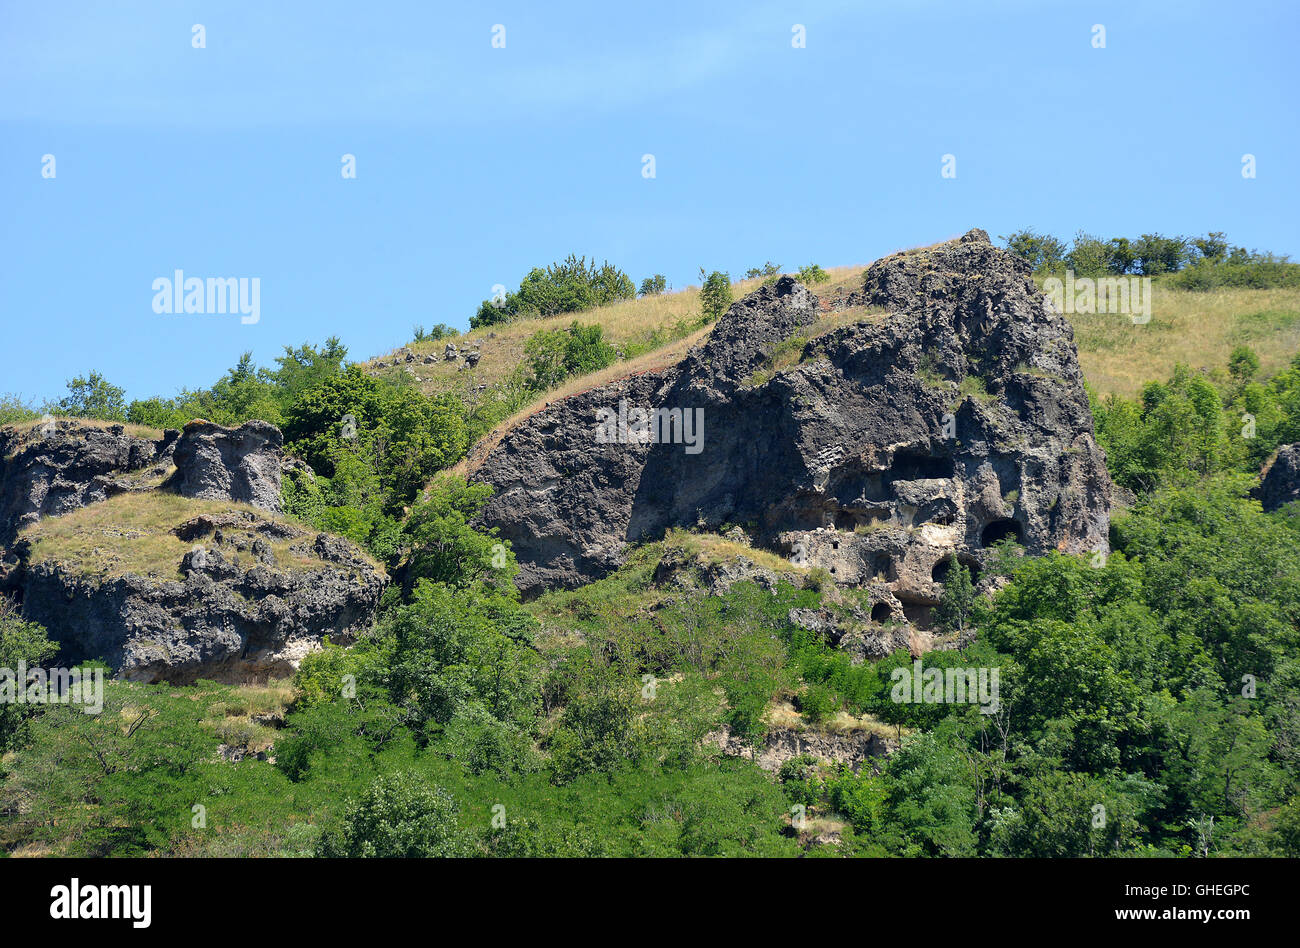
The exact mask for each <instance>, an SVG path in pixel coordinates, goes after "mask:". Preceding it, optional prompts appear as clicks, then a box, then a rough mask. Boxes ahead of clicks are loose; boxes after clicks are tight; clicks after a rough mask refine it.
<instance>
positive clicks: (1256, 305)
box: [374, 266, 1300, 473]
mask: <svg viewBox="0 0 1300 948" xmlns="http://www.w3.org/2000/svg"><path fill="white" fill-rule="evenodd" d="M863 269H864V268H863V267H860V266H852V267H836V268H834V269H831V270H829V271H828V272H829V273H830V275H831V280H830V281H829V282H827V283H823V284H820V285H819V286H816V287H814V288H813V289H814V290H815V292H816V293H817V294H818V295H819V296H821V297H822V298H823V299H829V298H831V297H834V296H836V295H840V294H841V293H842V292H843V291H846V290H850V289H855V288H856V287H857V285H858V283H859V281H860V280H861V275H862V272H863ZM1039 282H1040V283H1041V280H1040V281H1039ZM759 285H760V281H758V280H746V281H742V282H740V283H737V284H736V285H735V286H734V288H733V293H734V295H735V297H736V298H737V299H739V298H740V297H742V296H744V295H745V294H746V293H749V292H752V291H753V290H754V289H756V288H757V287H758V286H759ZM870 315H873V314H872V313H871V312H870V311H865V310H864V311H861V312H858V311H854V312H851V313H841V314H834V315H831V314H828V315H827V318H826V319H825V320H823V323H822V324H820V325H818V326H817V327H815V328H814V330H813V331H812V333H810V335H812V336H816V335H820V334H821V333H823V332H827V331H830V330H831V329H833V328H835V327H836V326H839V325H843V324H845V323H846V322H849V321H852V320H853V319H857V318H862V317H863V316H870ZM698 316H699V287H695V286H692V287H687V288H686V289H684V290H681V291H678V292H675V293H666V294H663V295H662V296H657V297H646V298H641V299H636V300H628V301H625V302H621V303H616V304H614V305H611V306H604V307H599V308H597V309H593V310H589V311H587V312H584V313H578V314H575V315H566V316H562V317H555V318H552V319H530V320H522V321H520V322H516V323H507V324H503V325H498V326H492V327H490V328H487V329H478V330H473V331H471V332H466V333H462V334H461V335H460V336H457V337H455V338H454V339H452V340H441V341H439V342H423V343H412V344H411V345H410V346H409V348H410V349H411V350H412V351H414V352H415V353H416V354H417V355H419V356H421V357H422V356H423V355H425V354H426V353H433V354H435V355H436V356H438V358H439V361H438V362H437V363H436V364H433V365H423V364H420V363H419V362H417V363H415V364H414V365H413V366H412V368H413V369H414V371H415V374H416V375H417V376H418V377H419V378H420V379H421V380H422V381H421V382H420V383H419V387H420V388H421V390H422V391H424V392H426V393H434V392H447V391H468V390H470V389H472V388H473V387H474V386H477V385H481V384H486V385H494V384H497V383H499V382H501V381H502V380H504V379H505V378H506V377H507V376H508V375H509V374H510V373H511V372H512V371H514V369H515V367H516V366H517V365H519V363H520V362H521V360H522V359H523V349H524V343H525V342H526V341H527V339H528V338H529V337H530V336H531V335H532V334H533V333H535V332H537V331H538V330H540V329H554V328H557V327H561V326H567V325H569V323H570V322H572V321H573V320H574V319H577V320H578V321H579V322H581V323H583V324H584V325H590V324H593V323H594V324H599V325H600V326H601V327H602V328H603V329H604V331H605V336H606V338H607V339H608V340H609V341H610V342H611V343H612V344H613V345H614V347H615V348H616V349H619V350H620V351H623V350H625V349H626V348H627V347H629V346H636V345H639V344H644V342H645V341H646V340H647V339H648V338H649V336H650V334H651V333H653V332H655V331H660V332H667V331H670V330H671V329H672V327H673V326H674V325H676V324H679V323H681V322H683V321H688V320H692V319H695V318H698ZM1067 318H1068V319H1069V320H1070V321H1071V323H1072V325H1073V326H1074V331H1075V341H1076V343H1077V344H1078V348H1079V362H1080V364H1081V366H1082V368H1083V372H1084V376H1085V377H1086V378H1087V380H1088V383H1089V384H1090V385H1091V386H1092V387H1093V388H1094V389H1095V390H1096V391H1097V392H1098V393H1099V394H1101V395H1106V394H1109V393H1112V392H1113V393H1116V394H1120V395H1124V396H1128V397H1133V396H1136V395H1137V394H1138V392H1139V391H1140V390H1141V387H1142V385H1143V384H1144V383H1145V382H1148V381H1151V380H1153V379H1155V380H1160V379H1165V378H1168V376H1169V375H1170V374H1171V372H1172V371H1173V368H1174V365H1175V363H1178V362H1185V363H1187V364H1188V365H1190V366H1191V367H1192V368H1193V369H1222V368H1223V367H1224V366H1225V365H1226V364H1227V359H1228V354H1229V353H1230V352H1231V351H1232V349H1233V347H1234V346H1237V345H1241V344H1245V345H1249V346H1251V347H1252V348H1253V349H1254V350H1255V351H1256V352H1257V353H1258V355H1259V357H1260V363H1261V370H1262V372H1263V373H1264V374H1266V375H1267V374H1271V373H1273V372H1275V371H1277V370H1278V369H1280V368H1283V367H1284V366H1285V365H1286V364H1287V363H1289V362H1290V360H1291V358H1292V357H1293V356H1294V355H1295V353H1296V352H1297V351H1300V290H1296V289H1274V290H1252V289H1222V290H1214V291H1211V292H1206V293H1197V292H1190V291H1185V290H1174V289H1169V288H1167V287H1165V286H1164V285H1162V284H1161V283H1160V281H1159V280H1157V281H1156V283H1155V286H1154V301H1153V304H1152V318H1151V321H1150V322H1149V323H1147V324H1145V325H1134V324H1133V323H1132V322H1131V321H1130V320H1129V318H1128V317H1126V316H1116V315H1108V314H1093V315H1088V314H1075V313H1072V314H1069V316H1068V317H1067ZM710 329H711V327H705V328H704V329H700V330H698V331H696V332H694V333H692V334H691V335H690V336H688V337H686V338H679V339H676V340H675V341H673V342H670V343H668V344H667V345H664V346H662V347H660V348H658V349H655V350H653V351H650V352H646V353H643V354H641V355H640V356H637V357H636V358H633V359H631V360H627V361H619V362H616V363H615V364H614V365H612V366H610V367H609V368H607V369H604V370H602V371H601V372H597V373H594V374H592V375H588V376H583V377H581V378H575V379H570V380H569V381H567V382H565V383H564V384H563V385H562V386H560V387H559V388H556V389H553V390H552V391H550V392H547V393H546V395H545V396H543V397H542V398H540V399H538V400H537V401H536V402H534V403H533V404H532V405H530V406H528V407H527V408H526V409H524V410H523V411H521V412H520V413H519V414H517V415H516V416H514V417H513V418H511V419H509V420H508V421H506V422H505V423H504V424H502V425H501V426H499V427H498V429H497V430H496V431H495V432H493V433H492V434H491V435H489V436H488V437H487V438H485V439H484V440H483V441H482V442H480V443H479V444H478V445H477V446H476V447H475V449H474V451H472V452H471V456H470V458H469V459H467V461H465V462H462V464H461V465H459V466H458V471H459V472H460V473H465V472H466V471H468V470H471V469H472V468H473V467H475V466H476V465H477V463H478V461H480V460H481V459H482V457H483V456H484V455H485V454H486V452H487V451H488V450H490V449H491V448H492V447H493V446H494V445H495V444H496V443H497V442H498V441H499V440H500V438H501V437H502V436H503V435H504V433H505V432H506V431H508V430H509V429H510V428H511V427H513V426H514V425H515V424H517V423H518V422H519V421H521V420H522V419H524V418H527V417H528V416H529V415H531V414H533V413H535V412H536V411H538V410H539V409H541V408H542V407H543V406H544V404H545V403H546V402H547V401H551V400H554V399H557V398H564V397H567V396H569V395H572V394H574V393H577V392H581V391H585V390H587V389H590V388H594V387H596V386H598V385H602V384H604V383H606V382H608V381H611V380H613V379H617V378H621V377H624V376H627V375H632V374H635V373H638V372H648V371H655V370H657V369H661V368H664V367H665V366H668V365H671V364H673V363H675V362H677V361H679V360H680V359H681V358H682V357H683V356H684V355H685V354H686V351H687V350H688V349H689V348H690V347H691V346H694V345H698V344H699V343H701V342H702V341H703V340H704V339H705V338H707V336H708V333H709V332H710ZM448 341H452V342H455V343H456V345H457V347H458V348H460V349H462V350H463V349H464V348H465V347H466V346H467V345H471V346H472V345H474V344H478V345H479V346H480V347H481V348H480V352H481V354H482V358H481V359H480V361H479V363H478V365H477V366H476V367H475V368H474V369H468V368H467V369H464V370H458V369H457V368H456V364H455V363H449V362H443V361H441V356H442V352H443V349H444V347H445V346H446V343H447V342H448ZM781 355H784V356H785V358H784V359H783V360H782V361H783V363H784V364H777V365H774V366H773V367H772V368H773V369H780V368H784V367H785V366H786V365H789V364H793V363H794V361H796V360H797V354H795V353H793V352H790V353H784V354H778V356H781ZM791 356H793V358H791ZM388 358H389V359H391V354H390V355H389V357H388ZM374 371H376V372H380V373H399V372H403V369H402V368H394V367H386V368H383V369H375V370H374ZM755 381H761V379H756V380H755Z"/></svg>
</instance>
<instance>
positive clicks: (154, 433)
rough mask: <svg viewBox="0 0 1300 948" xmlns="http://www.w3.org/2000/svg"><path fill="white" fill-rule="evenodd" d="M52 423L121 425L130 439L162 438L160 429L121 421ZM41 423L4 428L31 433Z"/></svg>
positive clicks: (18, 423) (79, 420)
mask: <svg viewBox="0 0 1300 948" xmlns="http://www.w3.org/2000/svg"><path fill="white" fill-rule="evenodd" d="M54 421H55V423H56V424H57V423H58V422H61V421H75V422H76V423H77V424H79V425H88V426H90V427H91V428H101V429H107V428H111V427H113V426H114V425H121V426H122V427H123V428H124V429H125V430H126V433H127V434H129V435H131V436H132V437H135V438H148V439H151V440H154V441H156V440H157V439H159V438H161V437H162V436H163V433H162V431H161V429H158V428H146V427H145V426H144V425H132V424H128V423H126V422H122V421H103V420H101V419H99V418H76V417H64V416H59V417H57V418H55V419H54ZM43 423H44V419H42V418H33V419H32V420H31V421H19V422H15V423H14V424H12V425H6V426H5V427H6V428H13V429H14V430H15V431H18V432H25V431H31V430H32V429H33V428H35V427H37V426H39V425H41V424H43Z"/></svg>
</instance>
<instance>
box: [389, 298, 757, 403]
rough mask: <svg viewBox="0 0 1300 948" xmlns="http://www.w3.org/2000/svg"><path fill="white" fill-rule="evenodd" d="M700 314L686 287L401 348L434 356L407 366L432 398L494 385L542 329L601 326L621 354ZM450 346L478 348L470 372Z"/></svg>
mask: <svg viewBox="0 0 1300 948" xmlns="http://www.w3.org/2000/svg"><path fill="white" fill-rule="evenodd" d="M759 284H760V281H759V280H745V281H742V282H740V283H737V284H734V285H733V287H732V292H733V294H734V295H735V297H736V298H737V299H739V298H740V297H741V296H744V295H745V294H747V293H749V292H751V291H752V290H754V289H756V288H757V287H758V286H759ZM700 314H701V310H700V288H699V287H698V286H688V287H686V288H685V289H683V290H678V291H675V292H672V293H661V294H660V295H658V296H643V297H639V298H637V299H634V300H623V301H621V302H618V303H612V304H610V305H608V306H598V307H596V308H595V309H589V310H586V311H585V312H581V313H566V314H564V315H561V316H551V317H545V318H537V319H521V320H518V321H516V322H510V323H498V324H497V325H495V326H486V327H483V328H481V329H471V330H468V331H466V332H463V333H461V334H460V335H458V336H454V337H451V338H447V339H440V340H438V341H436V342H434V341H424V342H412V343H408V344H407V345H406V347H405V348H407V349H410V350H411V351H412V352H413V353H415V354H416V356H417V357H419V358H421V359H422V358H423V357H424V356H426V355H433V356H436V357H437V359H438V361H437V362H435V363H432V364H430V365H425V364H423V363H422V362H420V361H418V360H417V361H416V362H414V363H410V365H411V368H412V369H413V370H414V372H415V374H416V375H417V376H419V377H420V378H421V379H423V381H422V382H420V383H419V387H420V390H421V391H423V392H424V393H425V394H435V393H438V392H447V391H456V390H458V389H460V388H462V387H465V386H468V385H479V384H483V383H486V384H488V385H498V384H500V383H501V382H504V381H505V380H506V379H507V378H508V377H509V376H510V374H511V373H512V372H514V370H515V367H516V366H517V365H519V364H520V363H521V362H523V359H524V344H525V343H526V342H527V341H528V339H529V338H530V337H531V336H533V335H534V334H535V333H538V332H541V331H542V330H548V329H561V328H564V327H567V326H569V325H571V324H572V323H574V322H575V321H576V322H579V323H581V324H582V325H584V326H589V325H593V324H594V325H599V326H600V327H601V329H602V330H603V331H604V338H605V341H606V342H608V343H609V344H610V345H612V346H613V347H614V348H615V349H616V350H619V351H623V350H625V349H627V348H628V347H631V346H636V345H641V344H644V343H646V342H648V341H649V340H650V339H651V338H652V336H653V334H654V333H655V332H656V331H658V332H667V331H670V330H671V329H672V328H673V327H674V326H676V325H678V324H679V323H682V322H684V321H685V322H689V321H692V320H697V319H699V318H700ZM449 342H452V343H455V345H456V348H457V349H459V350H461V351H462V352H463V351H464V350H465V349H466V348H475V347H478V348H479V352H480V353H481V358H480V359H479V362H478V365H476V366H475V367H474V368H472V369H469V368H465V369H460V368H458V367H457V363H455V362H446V361H443V358H442V356H443V351H444V350H445V349H446V346H447V343H449ZM397 351H398V350H396V349H394V350H392V351H391V352H389V353H388V354H387V355H385V356H380V357H379V358H380V359H383V360H384V361H392V359H393V358H394V356H395V355H396V353H397ZM683 351H685V350H683ZM371 361H372V362H373V361H374V360H371ZM619 364H623V365H627V364H629V363H619ZM367 367H368V368H372V369H373V367H372V366H369V365H367ZM373 371H375V372H378V373H401V372H403V371H404V369H403V367H402V366H397V367H391V366H388V367H385V368H382V369H373Z"/></svg>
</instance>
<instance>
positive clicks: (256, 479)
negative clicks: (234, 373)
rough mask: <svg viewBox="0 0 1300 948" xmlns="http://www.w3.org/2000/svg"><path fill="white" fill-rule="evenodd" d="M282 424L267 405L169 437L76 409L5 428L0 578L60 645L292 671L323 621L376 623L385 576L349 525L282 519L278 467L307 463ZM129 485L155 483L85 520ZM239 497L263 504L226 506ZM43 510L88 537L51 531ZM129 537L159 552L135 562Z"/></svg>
mask: <svg viewBox="0 0 1300 948" xmlns="http://www.w3.org/2000/svg"><path fill="white" fill-rule="evenodd" d="M283 440H284V439H283V436H282V435H281V433H280V431H279V429H278V428H276V427H275V426H274V425H270V424H267V423H266V422H261V421H250V422H247V423H245V424H243V425H241V426H239V427H238V428H224V427H222V426H220V425H215V424H213V423H211V422H207V421H201V420H200V421H194V422H191V423H190V424H188V425H186V426H185V429H184V431H175V430H168V431H167V432H165V433H164V434H163V436H162V437H161V438H159V439H151V438H142V437H136V436H133V435H131V434H128V433H127V430H126V428H125V427H124V426H122V425H108V426H100V425H96V424H92V423H88V422H81V421H72V420H58V421H55V420H49V421H46V422H43V423H38V424H37V425H36V426H34V427H30V428H26V429H17V428H5V429H3V430H0V557H2V559H3V562H0V591H2V592H4V593H7V594H9V595H12V596H14V597H15V598H16V599H18V600H19V601H21V603H22V607H23V612H24V614H25V615H26V616H27V617H28V618H30V619H32V620H33V621H36V622H39V623H41V624H42V625H44V626H45V627H46V629H47V630H48V631H49V633H50V635H51V637H52V638H53V639H54V640H55V641H57V642H59V643H60V645H61V647H62V649H63V655H62V656H61V659H62V660H64V661H70V662H75V661H83V660H86V659H92V658H98V659H103V660H104V661H106V662H107V663H108V664H109V665H110V666H111V667H112V668H113V669H114V670H115V672H116V673H117V674H119V675H121V676H123V677H126V678H130V679H134V680H141V681H171V682H175V683H185V682H189V681H193V680H195V679H196V678H213V679H217V680H222V681H230V682H241V681H249V680H257V679H263V678H266V677H268V676H272V675H286V674H290V673H291V672H292V671H293V669H294V668H295V667H296V665H297V662H298V660H299V659H300V658H301V657H302V656H303V655H304V654H306V653H307V652H308V651H311V650H312V649H315V648H318V647H319V646H320V642H321V639H322V638H323V637H324V636H327V635H328V636H330V637H331V639H332V640H334V641H337V642H347V641H349V640H350V639H351V638H352V637H353V636H354V635H355V634H356V632H357V631H359V630H361V629H363V628H365V627H367V626H369V625H370V623H371V622H372V621H373V619H374V615H375V612H376V610H377V609H378V605H379V597H380V595H381V593H382V592H383V589H384V586H385V585H386V583H387V577H386V576H385V575H384V573H383V571H382V570H381V569H380V568H378V567H377V566H375V565H374V564H373V563H372V562H371V561H370V560H368V559H367V558H366V557H365V556H364V555H363V554H362V553H361V551H360V550H359V549H357V548H356V547H355V546H354V545H353V544H351V543H350V542H348V541H347V540H344V539H342V538H340V537H335V536H330V535H328V534H315V533H309V532H308V531H306V530H304V529H302V528H300V527H297V526H295V525H294V524H291V523H288V522H285V521H283V520H280V519H278V517H277V516H276V514H278V513H279V511H280V476H281V471H282V469H289V470H292V469H294V468H297V469H299V470H301V471H302V473H303V474H304V475H305V476H311V470H310V468H308V467H307V466H306V465H305V464H303V463H302V462H300V461H295V460H293V459H288V458H285V457H284V455H283V452H282V450H281V448H282V445H283ZM127 493H137V494H151V496H150V497H146V498H142V499H140V500H139V501H132V505H131V506H129V507H123V508H122V509H121V513H120V514H119V515H116V517H115V519H114V520H113V522H112V523H111V524H110V525H108V526H105V525H104V524H103V523H90V522H87V523H86V524H85V525H84V526H83V525H82V524H81V523H80V521H79V519H78V513H79V512H80V511H82V510H83V508H86V507H89V506H91V505H100V504H113V503H115V501H114V498H117V497H119V495H122V494H127ZM177 494H179V495H180V496H182V497H186V498H191V499H193V500H194V502H195V507H194V512H193V513H191V514H188V515H185V516H182V517H181V519H182V521H183V522H182V523H180V524H174V525H173V526H174V529H172V528H171V527H169V528H167V529H166V530H164V531H163V533H162V534H158V533H157V529H158V521H159V519H160V517H161V516H162V513H163V511H162V509H161V508H162V504H161V502H162V501H163V500H165V499H166V498H168V497H170V499H171V503H172V504H175V503H177V501H176V498H175V496H174V495H177ZM181 503H184V502H181ZM236 503H244V504H249V505H252V506H254V507H258V508H261V510H263V511H265V512H266V513H265V515H263V514H259V513H256V512H254V511H251V510H248V509H247V508H242V507H235V506H225V505H227V504H230V505H233V504H236ZM187 506H188V505H187ZM86 513H90V512H89V511H86ZM45 518H59V522H60V523H61V525H62V527H63V528H64V529H63V535H62V539H63V540H64V541H67V540H68V539H69V536H71V537H72V539H74V540H77V539H82V538H85V539H86V540H87V542H86V543H77V542H71V543H69V542H64V543H62V544H61V545H60V544H56V545H55V548H54V549H51V548H50V546H49V544H44V545H43V537H42V530H41V526H42V522H43V521H45ZM132 518H135V519H132ZM78 531H82V533H81V534H80V535H78ZM131 544H136V545H137V546H138V547H142V548H147V550H148V552H149V553H150V554H152V555H151V556H150V557H149V558H150V559H151V560H157V562H152V563H151V568H150V569H147V570H146V569H142V568H140V567H139V566H138V564H135V563H134V561H133V560H132V559H131V557H130V556H125V555H123V548H124V547H125V546H128V545H131ZM65 548H66V549H65ZM87 550H89V553H87ZM187 550H188V552H187ZM168 557H171V558H170V559H168Z"/></svg>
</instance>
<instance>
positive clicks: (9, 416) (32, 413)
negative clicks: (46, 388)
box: [0, 393, 40, 425]
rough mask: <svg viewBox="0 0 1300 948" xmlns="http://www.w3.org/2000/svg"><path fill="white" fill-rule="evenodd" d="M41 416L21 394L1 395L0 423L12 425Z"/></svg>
mask: <svg viewBox="0 0 1300 948" xmlns="http://www.w3.org/2000/svg"><path fill="white" fill-rule="evenodd" d="M39 417H40V412H38V411H37V410H36V409H35V408H33V407H32V405H31V403H29V402H28V401H26V400H25V399H24V398H23V397H22V396H21V395H15V394H12V393H10V394H5V395H0V425H12V424H17V423H19V422H24V421H32V420H33V419H35V418H39Z"/></svg>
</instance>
